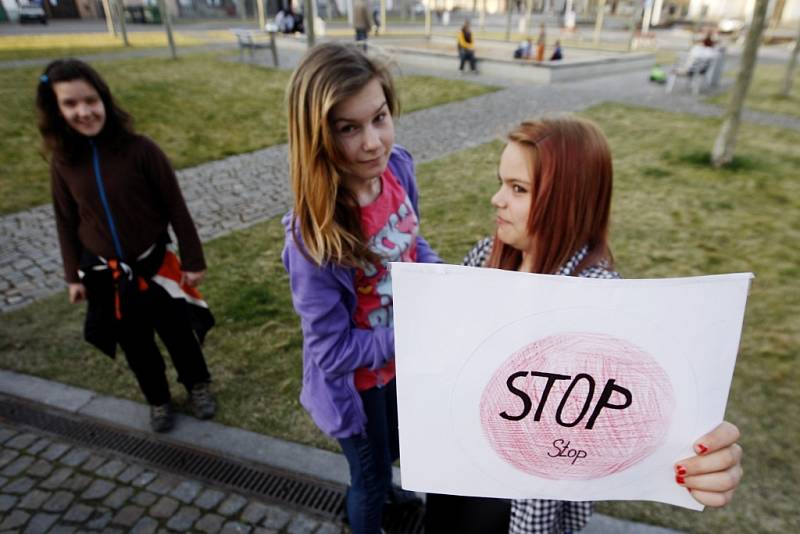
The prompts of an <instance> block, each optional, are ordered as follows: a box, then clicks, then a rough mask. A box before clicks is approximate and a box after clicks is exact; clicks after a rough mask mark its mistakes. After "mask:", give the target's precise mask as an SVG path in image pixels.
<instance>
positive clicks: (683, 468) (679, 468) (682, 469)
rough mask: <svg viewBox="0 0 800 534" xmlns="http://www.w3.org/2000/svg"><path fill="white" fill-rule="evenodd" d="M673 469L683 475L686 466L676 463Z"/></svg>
mask: <svg viewBox="0 0 800 534" xmlns="http://www.w3.org/2000/svg"><path fill="white" fill-rule="evenodd" d="M675 470H676V471H677V472H678V474H679V475H685V474H686V468H685V467H683V466H682V465H676V466H675Z"/></svg>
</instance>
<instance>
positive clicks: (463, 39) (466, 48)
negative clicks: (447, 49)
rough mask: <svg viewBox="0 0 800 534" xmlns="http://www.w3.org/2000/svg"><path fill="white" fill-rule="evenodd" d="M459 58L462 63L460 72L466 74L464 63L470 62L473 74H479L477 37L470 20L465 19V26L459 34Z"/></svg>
mask: <svg viewBox="0 0 800 534" xmlns="http://www.w3.org/2000/svg"><path fill="white" fill-rule="evenodd" d="M458 57H459V60H460V63H459V65H458V70H459V71H461V72H464V63H466V62H469V68H470V70H471V71H472V72H473V73H477V72H478V67H477V62H476V59H475V37H474V36H473V35H472V30H470V25H469V19H464V24H463V25H462V26H461V30H459V32H458Z"/></svg>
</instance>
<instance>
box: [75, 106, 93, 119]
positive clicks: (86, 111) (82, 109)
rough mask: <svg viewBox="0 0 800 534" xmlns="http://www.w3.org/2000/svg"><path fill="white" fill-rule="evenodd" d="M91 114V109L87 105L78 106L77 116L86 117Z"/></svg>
mask: <svg viewBox="0 0 800 534" xmlns="http://www.w3.org/2000/svg"><path fill="white" fill-rule="evenodd" d="M91 114H92V108H91V106H89V105H88V104H78V115H79V116H81V117H88V116H89V115H91Z"/></svg>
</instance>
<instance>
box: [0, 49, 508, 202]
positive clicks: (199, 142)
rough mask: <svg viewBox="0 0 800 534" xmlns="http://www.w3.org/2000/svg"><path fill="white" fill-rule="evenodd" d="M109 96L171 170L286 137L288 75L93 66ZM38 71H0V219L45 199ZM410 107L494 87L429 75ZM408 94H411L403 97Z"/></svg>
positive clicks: (409, 85) (218, 67)
mask: <svg viewBox="0 0 800 534" xmlns="http://www.w3.org/2000/svg"><path fill="white" fill-rule="evenodd" d="M95 66H96V67H97V69H98V70H99V71H100V72H101V74H102V75H103V76H104V77H105V78H106V80H107V82H108V83H109V85H110V86H111V89H112V91H113V93H114V96H115V98H116V99H117V100H118V101H119V103H120V104H121V105H122V106H123V107H124V108H125V109H126V110H128V111H129V112H130V113H131V114H132V115H133V116H134V117H135V119H136V127H137V129H138V130H139V131H141V132H143V133H146V134H147V135H149V136H150V137H152V138H153V139H155V140H156V141H157V142H158V143H159V144H160V145H161V147H162V148H163V149H164V150H165V151H166V153H167V154H168V155H169V157H170V158H171V159H172V161H173V164H174V165H175V166H176V167H177V168H183V167H190V166H193V165H197V164H199V163H203V162H206V161H211V160H216V159H220V158H224V157H226V156H230V155H232V154H241V153H244V152H250V151H253V150H257V149H260V148H264V147H267V146H271V145H275V144H280V143H284V142H285V141H286V119H285V111H284V104H283V94H284V88H285V86H286V82H287V80H288V79H289V71H286V70H274V69H264V68H260V67H255V66H252V65H248V64H240V63H237V62H235V61H223V60H220V59H218V58H217V57H216V56H214V55H211V54H198V55H187V56H184V57H181V58H180V59H178V60H177V61H172V60H169V59H160V58H146V59H124V60H116V61H104V62H95ZM41 71H42V68H41V67H24V68H16V69H2V70H0V101H2V102H3V107H2V109H1V110H0V139H3V143H2V146H0V162H2V163H1V164H0V190H1V191H3V194H2V195H1V196H0V213H11V212H14V211H18V210H21V209H25V208H28V207H31V206H35V205H38V204H42V203H46V202H49V200H50V192H49V187H50V184H49V171H48V165H47V163H46V162H45V161H44V159H43V158H42V157H41V155H40V153H39V145H40V139H39V132H38V130H37V129H36V118H35V116H36V114H35V110H34V99H35V87H36V84H37V83H38V77H39V74H41ZM398 85H399V90H400V97H401V99H403V100H404V101H407V102H409V104H408V105H406V106H404V110H405V111H415V110H417V109H423V108H427V107H431V106H437V105H440V104H443V103H445V102H450V101H454V100H461V99H465V98H470V97H472V96H476V95H479V94H483V93H486V92H490V91H493V90H495V89H494V88H491V87H485V86H481V85H476V84H471V83H467V82H462V81H449V80H442V79H438V78H431V77H425V76H406V77H402V78H400V79H399V80H398ZM406 95H408V98H404V96H406Z"/></svg>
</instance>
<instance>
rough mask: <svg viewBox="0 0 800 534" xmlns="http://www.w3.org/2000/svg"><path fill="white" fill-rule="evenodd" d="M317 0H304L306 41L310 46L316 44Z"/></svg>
mask: <svg viewBox="0 0 800 534" xmlns="http://www.w3.org/2000/svg"><path fill="white" fill-rule="evenodd" d="M315 1H316V0H304V2H303V5H304V6H305V7H304V11H305V15H306V16H305V23H304V26H305V29H306V43H308V47H309V48H311V47H312V46H314V40H315V39H314V2H315Z"/></svg>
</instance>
